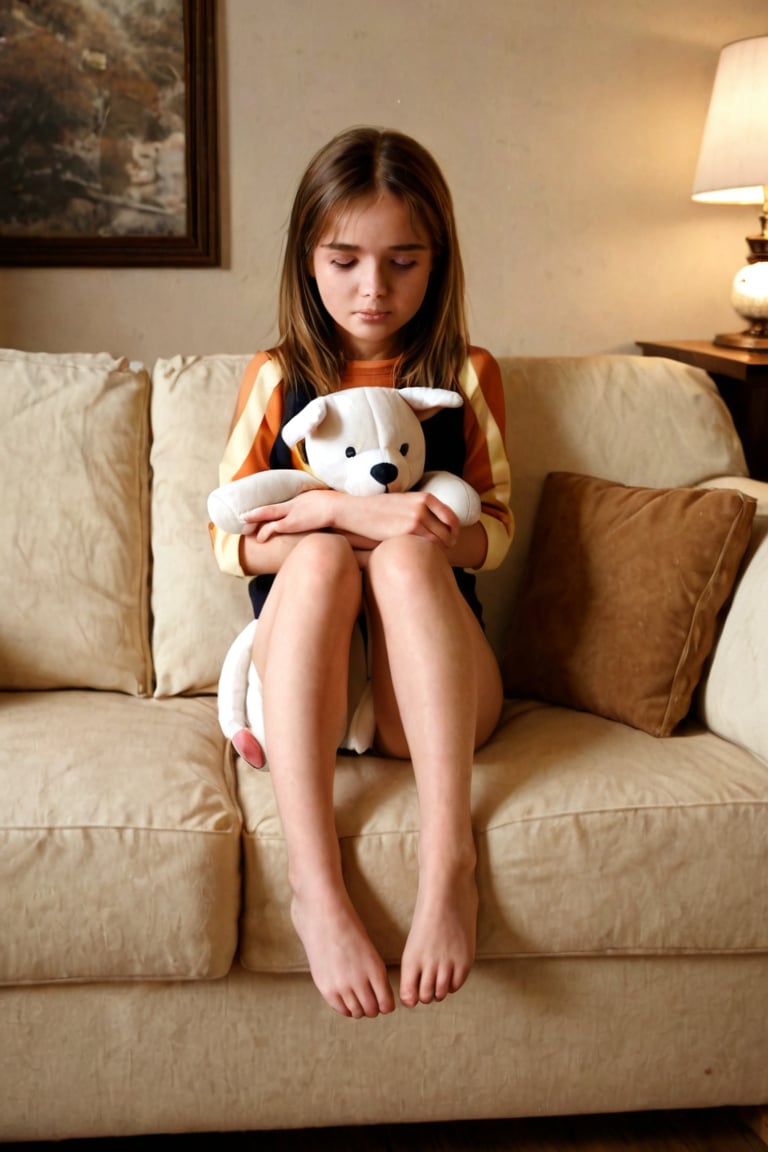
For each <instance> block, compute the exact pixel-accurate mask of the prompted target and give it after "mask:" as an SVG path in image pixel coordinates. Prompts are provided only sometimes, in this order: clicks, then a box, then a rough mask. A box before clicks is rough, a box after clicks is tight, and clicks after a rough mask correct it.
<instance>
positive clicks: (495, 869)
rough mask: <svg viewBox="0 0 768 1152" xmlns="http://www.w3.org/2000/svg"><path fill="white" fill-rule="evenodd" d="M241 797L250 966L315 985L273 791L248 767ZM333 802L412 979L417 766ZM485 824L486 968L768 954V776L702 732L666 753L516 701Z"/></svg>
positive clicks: (364, 903)
mask: <svg viewBox="0 0 768 1152" xmlns="http://www.w3.org/2000/svg"><path fill="white" fill-rule="evenodd" d="M237 783H238V795H239V798H240V802H241V805H242V807H243V811H244V818H245V828H244V866H245V888H244V907H243V919H242V926H241V959H242V962H243V964H244V965H245V966H246V967H247V968H250V969H253V970H256V971H290V970H303V969H305V968H306V960H305V957H304V953H303V950H302V947H301V944H300V943H299V940H298V938H297V937H296V934H295V932H294V930H293V926H292V924H291V918H290V913H289V908H290V893H289V889H288V881H287V859H286V851H285V840H284V838H283V834H282V828H281V825H280V820H279V817H278V813H277V809H276V806H275V801H274V796H273V790H272V786H271V781H270V779H269V776H268V774H266V773H258V772H254V771H253V770H252V769H249V768H248V767H247V766H245V765H244V764H242V762H240V763H239V765H238V778H237ZM335 798H336V823H337V828H338V831H339V837H340V842H341V851H342V859H343V866H344V876H345V879H346V882H347V885H348V887H349V890H350V893H351V896H352V898H353V901H354V903H355V905H356V907H357V908H358V911H359V912H360V914H361V917H362V919H363V921H364V923H365V925H366V927H367V928H368V931H369V932H370V934H371V937H372V939H373V940H374V942H375V944H376V945H377V947H378V948H379V949H380V951H381V953H382V954H383V956H384V957H385V959H386V960H387V961H388V962H396V961H398V960H399V958H400V955H401V953H402V949H403V945H404V942H405V938H406V935H407V932H408V927H409V923H410V918H411V915H412V913H413V906H414V901H415V898H416V883H417V854H418V838H419V815H418V803H417V797H416V790H415V787H414V782H413V772H412V769H411V766H410V765H409V764H407V763H404V762H401V761H393V760H384V759H380V758H377V757H374V756H364V757H360V758H357V757H342V758H340V759H339V762H338V765H337V774H336V796H335ZM472 809H473V824H474V828H475V837H476V842H477V847H478V885H479V889H480V912H479V921H478V956H479V957H480V958H485V959H490V958H501V957H507V956H531V955H553V956H559V955H574V956H589V955H592V956H607V955H613V954H625V953H626V954H637V955H640V954H656V953H659V954H670V955H672V954H675V953H678V952H691V953H699V952H701V953H706V952H720V951H722V952H749V951H756V950H763V951H765V950H766V949H768V917H766V915H765V909H766V907H767V906H768V840H767V839H766V836H765V828H766V820H768V773H766V771H765V765H763V764H762V763H761V762H760V761H759V760H757V759H756V758H755V757H754V756H752V755H750V754H749V753H748V752H746V751H744V750H742V749H740V748H737V747H735V746H734V745H732V744H729V743H727V742H726V741H724V740H721V739H719V738H718V737H717V736H714V735H712V734H711V733H709V732H706V731H704V730H703V729H702V728H701V727H696V726H695V725H693V724H691V723H690V722H689V724H688V726H687V728H686V733H685V739H675V740H656V739H654V738H653V737H652V736H649V735H648V734H647V733H645V732H641V731H639V730H637V729H634V728H628V727H626V726H624V725H621V724H616V723H615V722H612V721H610V720H605V719H603V718H602V717H599V716H594V715H591V714H589V713H586V712H573V711H570V710H568V709H564V708H557V707H553V706H549V705H544V704H537V703H533V702H530V703H518V704H515V703H511V702H510V703H508V704H507V705H506V710H505V714H504V717H503V719H502V723H501V725H500V727H499V729H498V731H497V732H496V734H495V736H494V737H493V738H492V739H491V741H490V742H489V743H488V744H487V745H485V746H484V747H483V748H482V749H480V751H479V752H478V753H477V754H476V757H475V769H474V773H473V780H472ZM747 878H748V879H747Z"/></svg>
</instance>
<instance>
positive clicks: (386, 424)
mask: <svg viewBox="0 0 768 1152" xmlns="http://www.w3.org/2000/svg"><path fill="white" fill-rule="evenodd" d="M462 403H463V400H462V398H461V396H460V395H459V394H458V393H457V392H450V391H448V390H446V389H444V388H399V389H388V388H350V389H347V390H346V391H342V392H334V393H331V394H330V395H328V396H318V397H316V398H315V399H314V400H311V401H310V402H309V403H308V404H307V405H306V407H304V408H302V410H301V411H300V412H299V413H298V414H297V415H296V416H294V417H293V419H292V420H289V421H288V423H287V424H286V425H285V427H284V428H283V430H282V437H283V440H284V441H285V442H286V444H288V445H289V447H293V446H294V445H296V444H298V443H299V441H301V440H303V441H304V457H305V459H306V461H307V469H308V470H307V471H306V472H305V471H300V470H298V469H272V470H270V471H265V472H256V473H254V474H253V475H251V476H245V477H243V478H242V479H241V480H234V481H232V482H231V483H229V484H225V485H223V486H222V487H221V488H217V489H216V490H215V491H214V492H212V493H211V494H210V496H209V497H208V513H209V515H210V518H211V520H212V521H213V522H214V524H216V526H217V527H218V528H220V529H222V530H223V531H225V532H232V533H236V534H239V535H244V534H246V533H249V532H253V531H255V529H256V527H257V526H256V525H254V524H249V523H248V522H247V521H245V520H244V519H243V517H244V515H245V513H247V512H249V511H251V510H252V509H254V508H260V507H264V506H265V505H267V504H279V503H282V502H283V501H284V500H290V499H291V498H292V497H293V496H297V495H298V494H299V493H300V492H306V491H307V490H308V489H311V488H334V489H336V490H337V491H343V492H348V493H350V494H351V495H358V496H366V495H378V494H380V493H383V492H407V491H410V490H411V489H413V488H417V489H419V490H420V491H429V492H432V493H433V494H434V495H435V496H437V498H438V499H439V500H440V501H442V503H444V504H447V505H448V506H449V507H450V508H452V509H453V511H454V512H455V513H456V515H457V517H458V519H459V522H460V523H461V524H462V525H466V524H473V523H475V521H476V520H478V519H479V517H480V498H479V496H478V495H477V493H476V492H475V490H474V489H473V488H471V487H470V485H469V484H467V483H466V482H465V481H464V480H462V479H461V478H460V477H459V476H454V475H453V473H450V472H428V473H424V471H423V469H424V458H425V443H424V433H423V431H422V428H421V421H422V420H426V419H427V418H428V417H429V416H432V415H434V414H435V413H436V412H437V411H438V410H439V409H441V408H457V407H459V406H460V405H461V404H462ZM256 625H257V621H255V620H254V621H252V622H251V623H250V624H249V625H248V626H247V627H246V628H245V629H244V630H243V631H242V632H241V633H240V635H239V636H237V637H236V638H235V641H234V642H233V644H232V646H231V648H230V650H229V652H228V653H227V656H226V659H225V660H224V664H223V666H222V670H221V676H220V678H219V723H220V725H221V728H222V731H223V732H224V735H225V736H227V737H228V738H229V739H230V740H231V741H232V744H233V746H234V747H235V749H236V750H237V752H239V753H240V755H241V756H243V758H244V759H246V760H247V761H248V762H249V763H250V764H252V765H253V766H254V767H256V768H261V767H263V766H264V764H265V762H266V758H265V754H264V747H265V744H264V722H263V716H262V704H261V684H260V681H259V677H258V674H257V672H256V670H255V668H254V667H253V662H252V661H251V648H252V645H253V637H254V634H255V629H256ZM352 655H353V663H354V657H355V653H354V652H353V654H352ZM358 656H360V654H358ZM361 659H362V678H363V687H362V691H360V692H359V693H358V695H359V699H358V700H357V703H356V707H353V714H352V719H351V721H350V726H349V729H348V731H347V735H346V737H345V739H344V741H343V745H342V746H343V747H344V748H347V749H350V750H351V751H355V752H364V751H365V750H366V749H367V748H369V747H370V746H371V743H372V741H373V734H374V718H373V706H372V699H371V692H370V685H368V684H367V683H366V682H365V660H364V656H363V657H361ZM359 663H360V659H358V664H359ZM354 703H355V702H354V701H353V705H354Z"/></svg>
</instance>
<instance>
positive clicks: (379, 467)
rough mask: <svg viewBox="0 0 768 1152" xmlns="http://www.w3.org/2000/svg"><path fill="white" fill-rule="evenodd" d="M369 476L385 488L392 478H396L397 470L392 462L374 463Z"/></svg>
mask: <svg viewBox="0 0 768 1152" xmlns="http://www.w3.org/2000/svg"><path fill="white" fill-rule="evenodd" d="M371 476H373V478H374V480H376V481H378V483H379V484H383V485H384V487H385V488H386V487H387V485H388V484H391V483H392V482H393V480H397V477H398V471H397V468H396V467H395V465H394V464H374V466H373V468H371Z"/></svg>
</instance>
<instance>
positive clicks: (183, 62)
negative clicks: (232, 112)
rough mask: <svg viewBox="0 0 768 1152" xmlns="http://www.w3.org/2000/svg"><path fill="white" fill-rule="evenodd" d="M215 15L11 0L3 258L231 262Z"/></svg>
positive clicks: (176, 3)
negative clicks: (222, 233)
mask: <svg viewBox="0 0 768 1152" xmlns="http://www.w3.org/2000/svg"><path fill="white" fill-rule="evenodd" d="M215 16H216V13H215V0H122V2H120V0H55V2H52V0H14V2H13V3H11V4H5V3H1V2H0V60H1V62H2V63H1V65H0V265H15V266H17V267H43V266H56V265H69V266H89V265H99V266H114V267H119V266H157V265H167V266H177V267H178V266H186V267H195V266H215V265H217V264H218V263H219V260H220V254H219V251H220V250H219V196H218V169H217V130H216V44H215Z"/></svg>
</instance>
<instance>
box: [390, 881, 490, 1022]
mask: <svg viewBox="0 0 768 1152" xmlns="http://www.w3.org/2000/svg"><path fill="white" fill-rule="evenodd" d="M477 906H478V896H477V884H476V882H475V872H474V867H472V868H470V869H466V868H464V869H461V870H459V871H458V872H453V873H451V872H446V873H444V874H440V875H438V876H437V877H436V878H434V879H430V878H429V877H427V876H424V874H423V873H422V874H420V875H419V893H418V896H417V898H416V909H415V911H414V914H413V923H412V924H411V930H410V932H409V933H408V939H407V940H406V943H405V951H404V952H403V958H402V963H401V968H400V999H401V1001H402V1002H403V1004H405V1005H406V1007H408V1008H414V1007H415V1006H416V1005H417V1004H431V1003H432V1001H433V1000H444V999H445V998H446V996H447V995H448V994H449V993H450V992H458V990H459V988H461V986H462V984H463V983H464V981H465V980H466V979H467V976H468V975H469V973H470V970H471V968H472V963H473V961H474V958H475V941H476V936H477Z"/></svg>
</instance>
